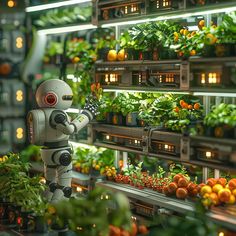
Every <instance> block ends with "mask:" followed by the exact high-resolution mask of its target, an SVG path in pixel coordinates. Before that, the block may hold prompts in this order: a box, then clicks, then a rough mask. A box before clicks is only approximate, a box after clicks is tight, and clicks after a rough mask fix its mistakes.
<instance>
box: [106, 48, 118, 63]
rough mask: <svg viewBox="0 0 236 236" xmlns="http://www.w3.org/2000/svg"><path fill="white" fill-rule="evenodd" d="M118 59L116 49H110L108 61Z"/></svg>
mask: <svg viewBox="0 0 236 236" xmlns="http://www.w3.org/2000/svg"><path fill="white" fill-rule="evenodd" d="M116 59H117V53H116V50H109V52H108V54H107V60H108V61H116Z"/></svg>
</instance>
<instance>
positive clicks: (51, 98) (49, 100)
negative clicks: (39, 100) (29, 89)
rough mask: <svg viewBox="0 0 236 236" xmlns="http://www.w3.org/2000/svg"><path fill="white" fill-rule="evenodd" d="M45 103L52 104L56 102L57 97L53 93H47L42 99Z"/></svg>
mask: <svg viewBox="0 0 236 236" xmlns="http://www.w3.org/2000/svg"><path fill="white" fill-rule="evenodd" d="M44 101H45V103H46V104H47V105H49V106H53V105H55V104H56V103H57V97H56V95H55V94H53V93H48V94H47V95H46V96H45V99H44Z"/></svg>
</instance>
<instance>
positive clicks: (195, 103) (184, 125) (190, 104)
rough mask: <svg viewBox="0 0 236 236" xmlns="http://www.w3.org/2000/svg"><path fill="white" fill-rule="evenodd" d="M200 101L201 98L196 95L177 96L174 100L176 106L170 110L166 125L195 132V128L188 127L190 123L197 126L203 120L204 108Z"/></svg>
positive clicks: (174, 129) (178, 130) (178, 129)
mask: <svg viewBox="0 0 236 236" xmlns="http://www.w3.org/2000/svg"><path fill="white" fill-rule="evenodd" d="M199 102H200V101H199V99H198V98H196V97H194V96H180V97H177V98H176V99H175V100H174V101H173V104H174V105H175V107H174V108H173V109H172V110H171V111H169V114H168V115H169V118H168V120H167V121H166V122H165V127H166V128H168V129H170V130H173V131H177V132H189V131H191V133H195V132H194V128H192V129H191V130H188V129H189V126H190V125H193V126H194V127H195V126H196V125H197V123H198V122H201V121H202V120H203V109H202V106H201V105H200V103H199ZM191 133H190V134H191Z"/></svg>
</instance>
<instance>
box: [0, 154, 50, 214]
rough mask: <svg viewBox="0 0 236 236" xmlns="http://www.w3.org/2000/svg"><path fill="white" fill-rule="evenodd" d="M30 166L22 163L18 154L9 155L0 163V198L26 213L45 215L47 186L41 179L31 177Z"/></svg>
mask: <svg viewBox="0 0 236 236" xmlns="http://www.w3.org/2000/svg"><path fill="white" fill-rule="evenodd" d="M28 171H29V164H28V163H25V162H22V160H21V158H20V156H19V155H18V154H13V153H11V154H9V155H7V156H6V157H5V159H4V161H2V162H0V198H1V199H5V201H8V202H10V203H13V204H15V205H16V206H19V207H21V209H22V210H24V211H30V212H34V213H35V214H37V215H43V214H44V211H45V209H46V202H45V200H44V198H43V197H42V194H43V191H44V190H45V185H43V184H42V183H41V182H40V177H38V176H35V177H32V178H31V177H29V176H28V175H27V173H28Z"/></svg>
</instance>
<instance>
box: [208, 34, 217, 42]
mask: <svg viewBox="0 0 236 236" xmlns="http://www.w3.org/2000/svg"><path fill="white" fill-rule="evenodd" d="M216 41H217V38H216V37H215V36H214V35H213V34H210V33H208V34H207V35H206V40H205V43H206V44H208V45H213V44H215V43H216Z"/></svg>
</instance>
